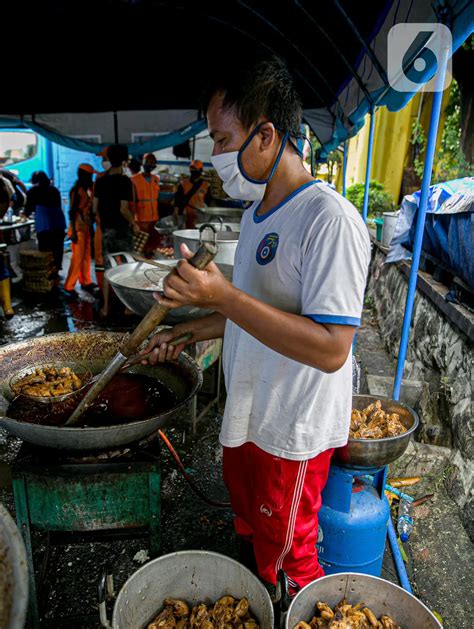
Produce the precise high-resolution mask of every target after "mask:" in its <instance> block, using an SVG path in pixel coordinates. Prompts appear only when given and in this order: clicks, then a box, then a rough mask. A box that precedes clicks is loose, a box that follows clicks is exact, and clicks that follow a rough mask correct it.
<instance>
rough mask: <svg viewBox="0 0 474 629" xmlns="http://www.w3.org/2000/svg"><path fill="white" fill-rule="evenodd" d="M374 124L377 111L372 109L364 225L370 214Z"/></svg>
mask: <svg viewBox="0 0 474 629" xmlns="http://www.w3.org/2000/svg"><path fill="white" fill-rule="evenodd" d="M374 122H375V109H374V107H372V108H371V110H370V128H369V146H368V147H367V166H366V169H365V188H364V205H363V206H362V218H363V219H364V223H367V215H368V213H369V189H370V171H371V168H372V155H373V152H374Z"/></svg>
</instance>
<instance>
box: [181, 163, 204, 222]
mask: <svg viewBox="0 0 474 629" xmlns="http://www.w3.org/2000/svg"><path fill="white" fill-rule="evenodd" d="M189 170H190V177H189V178H187V179H183V180H182V181H181V182H180V183H179V185H178V189H177V190H176V194H175V197H174V206H175V207H174V211H175V214H176V215H178V216H179V215H182V214H184V216H185V220H186V229H194V228H195V227H196V223H200V222H202V221H203V220H204V219H205V214H204V209H205V208H206V206H208V205H209V204H210V202H211V186H210V184H209V182H208V181H206V180H205V179H204V178H203V176H202V173H203V163H202V162H201V160H200V159H195V160H193V161H192V162H191V165H190V167H189Z"/></svg>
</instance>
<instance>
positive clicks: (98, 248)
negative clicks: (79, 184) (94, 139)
mask: <svg viewBox="0 0 474 629" xmlns="http://www.w3.org/2000/svg"><path fill="white" fill-rule="evenodd" d="M108 148H109V147H108V146H106V147H105V149H103V151H101V152H100V153H98V156H99V157H102V168H103V169H104V170H103V171H102V172H100V173H98V174H97V177H96V179H95V180H96V181H97V180H98V179H100V178H101V177H103V176H104V175H105V174H106V173H107V172H108V170H109V168H110V162H109V160H108V157H107V150H108ZM92 196H94V187H93V188H92ZM93 219H94V220H95V232H94V266H95V276H96V278H97V284H98V285H99V287H100V289H101V290H102V291H103V290H104V256H103V254H102V229H101V227H100V219H99V216H94V217H93Z"/></svg>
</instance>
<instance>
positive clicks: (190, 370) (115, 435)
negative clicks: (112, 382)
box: [0, 332, 202, 451]
mask: <svg viewBox="0 0 474 629" xmlns="http://www.w3.org/2000/svg"><path fill="white" fill-rule="evenodd" d="M123 338H124V335H123V334H120V333H116V332H63V333H60V334H48V335H46V336H42V337H40V338H34V339H28V340H26V341H21V342H19V343H12V344H10V345H3V346H2V347H0V427H1V428H5V430H8V432H9V433H11V434H12V435H14V436H16V437H19V438H20V439H23V440H24V441H28V442H29V443H33V444H35V445H38V446H43V447H45V448H59V449H65V450H82V451H89V450H103V449H107V448H109V449H110V448H115V447H118V446H122V445H125V444H128V443H133V442H134V441H139V440H140V439H143V438H144V437H147V436H148V435H151V434H152V433H153V432H155V431H156V430H158V428H160V427H161V426H163V425H164V424H165V423H166V422H167V421H169V420H170V419H172V418H173V417H174V416H175V415H176V414H177V413H178V412H179V411H181V410H182V409H183V408H185V407H186V405H187V404H189V402H190V401H191V400H192V398H193V397H194V396H195V395H196V393H197V392H198V391H199V389H200V387H201V384H202V372H201V369H200V367H199V365H198V364H197V363H196V362H195V361H194V360H193V359H192V358H191V357H190V356H188V355H187V354H181V356H180V357H179V359H178V361H177V362H172V363H165V364H162V365H156V366H154V367H144V366H142V365H136V366H133V367H131V368H130V369H129V371H130V373H144V374H146V375H148V376H152V377H154V378H156V379H158V380H159V381H160V382H163V383H164V384H166V385H167V386H168V387H169V388H170V389H171V390H172V391H173V392H174V394H175V395H176V399H177V404H176V406H175V407H174V408H172V409H171V410H169V411H167V412H165V413H162V414H160V415H157V416H155V417H150V418H148V419H144V420H141V421H133V422H129V423H126V424H119V425H115V426H96V427H86V428H76V427H64V426H61V427H57V426H42V425H41V424H32V423H28V422H22V421H20V420H17V419H12V418H10V417H7V414H6V413H7V409H8V405H9V399H8V393H9V387H8V382H9V381H10V378H11V376H12V374H14V373H15V372H16V371H20V370H21V369H23V368H24V367H27V366H34V365H35V364H38V363H46V362H53V361H59V362H63V361H66V360H67V361H68V362H69V363H73V362H75V361H77V362H80V363H81V364H87V366H88V367H89V369H90V371H91V372H92V374H97V373H100V372H101V371H102V369H103V368H104V367H105V366H106V365H107V363H108V362H109V361H110V360H111V359H112V358H113V357H114V356H115V354H116V353H117V352H118V351H119V349H120V347H121V345H122V342H123Z"/></svg>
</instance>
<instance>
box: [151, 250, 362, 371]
mask: <svg viewBox="0 0 474 629" xmlns="http://www.w3.org/2000/svg"><path fill="white" fill-rule="evenodd" d="M164 292H165V297H162V298H160V299H159V302H160V303H161V304H163V305H165V306H167V307H169V308H178V307H180V306H183V305H184V304H192V305H195V306H199V307H203V308H211V309H213V310H215V311H217V312H218V313H220V315H221V316H222V317H224V318H227V319H230V320H231V321H233V322H234V323H236V324H237V325H238V326H239V327H241V328H242V329H244V330H245V331H246V332H248V333H249V334H251V335H252V336H254V337H255V338H256V339H257V340H259V341H260V342H261V343H263V344H264V345H267V346H268V347H270V348H271V349H273V350H274V351H275V352H278V353H279V354H283V356H287V357H288V358H291V359H292V360H295V361H297V362H300V363H304V364H305V365H309V366H310V367H315V368H316V369H319V370H321V371H325V372H327V373H332V372H334V371H337V370H338V369H340V368H341V367H342V366H343V365H344V363H345V362H346V360H347V356H348V354H349V352H350V349H351V346H352V341H353V338H354V334H355V331H356V327H355V326H349V325H335V324H321V323H316V322H315V321H313V320H312V319H310V318H308V317H305V316H302V315H295V314H290V313H288V312H284V311H282V310H279V309H278V308H274V307H273V306H269V305H268V304H265V303H263V302H262V301H259V300H258V299H255V298H254V297H252V296H251V295H247V294H246V293H244V292H243V291H241V290H239V289H237V288H235V287H234V286H232V284H231V283H230V282H228V281H227V280H226V279H225V278H224V276H223V275H222V274H221V272H220V271H219V269H218V268H217V266H216V265H214V264H211V265H209V266H208V267H207V269H206V271H198V270H197V269H195V268H193V267H192V266H191V265H190V264H189V263H188V262H187V261H185V260H182V261H181V262H180V263H179V265H178V269H177V272H176V273H175V274H173V275H171V276H170V277H169V279H168V280H167V281H166V283H165V291H164Z"/></svg>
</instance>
